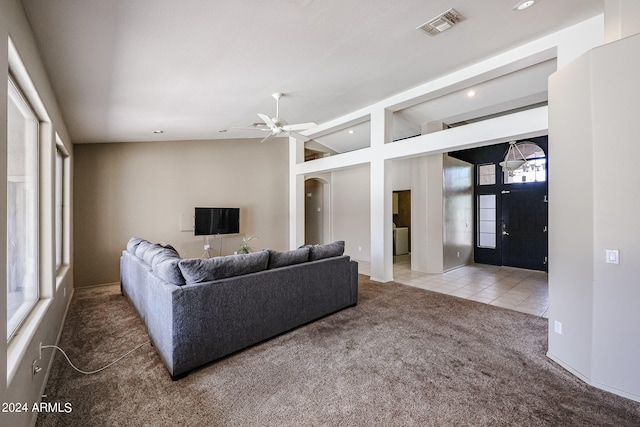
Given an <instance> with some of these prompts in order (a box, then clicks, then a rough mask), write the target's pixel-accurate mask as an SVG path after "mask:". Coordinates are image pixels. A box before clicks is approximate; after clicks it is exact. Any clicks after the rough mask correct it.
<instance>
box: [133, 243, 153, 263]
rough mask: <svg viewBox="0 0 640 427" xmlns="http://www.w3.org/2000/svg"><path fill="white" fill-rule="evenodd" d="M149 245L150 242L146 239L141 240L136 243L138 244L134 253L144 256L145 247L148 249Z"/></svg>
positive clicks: (141, 257) (140, 256)
mask: <svg viewBox="0 0 640 427" xmlns="http://www.w3.org/2000/svg"><path fill="white" fill-rule="evenodd" d="M150 247H151V242H148V241H147V240H142V241H141V242H140V243H138V246H137V247H136V252H135V255H136V256H137V257H138V258H140V259H143V257H144V253H145V252H146V251H147V249H149V248H150Z"/></svg>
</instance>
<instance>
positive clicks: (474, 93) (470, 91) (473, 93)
mask: <svg viewBox="0 0 640 427" xmlns="http://www.w3.org/2000/svg"><path fill="white" fill-rule="evenodd" d="M477 93H478V92H476V91H475V90H473V89H471V90H469V91H468V92H467V98H473V97H474V96H476V94H477Z"/></svg>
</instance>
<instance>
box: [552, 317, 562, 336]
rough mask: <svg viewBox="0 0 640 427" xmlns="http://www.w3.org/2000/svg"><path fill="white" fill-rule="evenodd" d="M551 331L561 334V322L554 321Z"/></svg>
mask: <svg viewBox="0 0 640 427" xmlns="http://www.w3.org/2000/svg"><path fill="white" fill-rule="evenodd" d="M553 331H554V332H555V333H556V334H558V335H562V323H560V322H558V321H557V320H556V321H554V323H553Z"/></svg>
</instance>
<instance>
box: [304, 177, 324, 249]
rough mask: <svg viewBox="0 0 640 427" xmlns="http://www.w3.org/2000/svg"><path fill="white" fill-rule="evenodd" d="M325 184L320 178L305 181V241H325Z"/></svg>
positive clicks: (307, 243)
mask: <svg viewBox="0 0 640 427" xmlns="http://www.w3.org/2000/svg"><path fill="white" fill-rule="evenodd" d="M323 190H324V184H323V183H322V182H321V181H320V180H318V179H307V180H306V181H305V182H304V194H305V198H304V243H305V244H306V245H320V244H323V243H324V239H323V236H324V191H323Z"/></svg>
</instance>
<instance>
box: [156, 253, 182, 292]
mask: <svg viewBox="0 0 640 427" xmlns="http://www.w3.org/2000/svg"><path fill="white" fill-rule="evenodd" d="M179 262H180V255H178V251H176V250H175V249H174V248H173V247H172V246H169V245H167V246H164V247H163V249H162V251H160V252H159V253H158V254H157V255H156V256H155V257H153V261H152V264H151V269H152V270H153V272H154V273H155V274H156V276H158V277H160V278H161V279H163V280H165V281H166V282H169V283H171V284H173V285H178V286H182V285H184V284H185V281H184V277H183V276H182V272H181V271H180V267H179V266H178V263H179Z"/></svg>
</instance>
